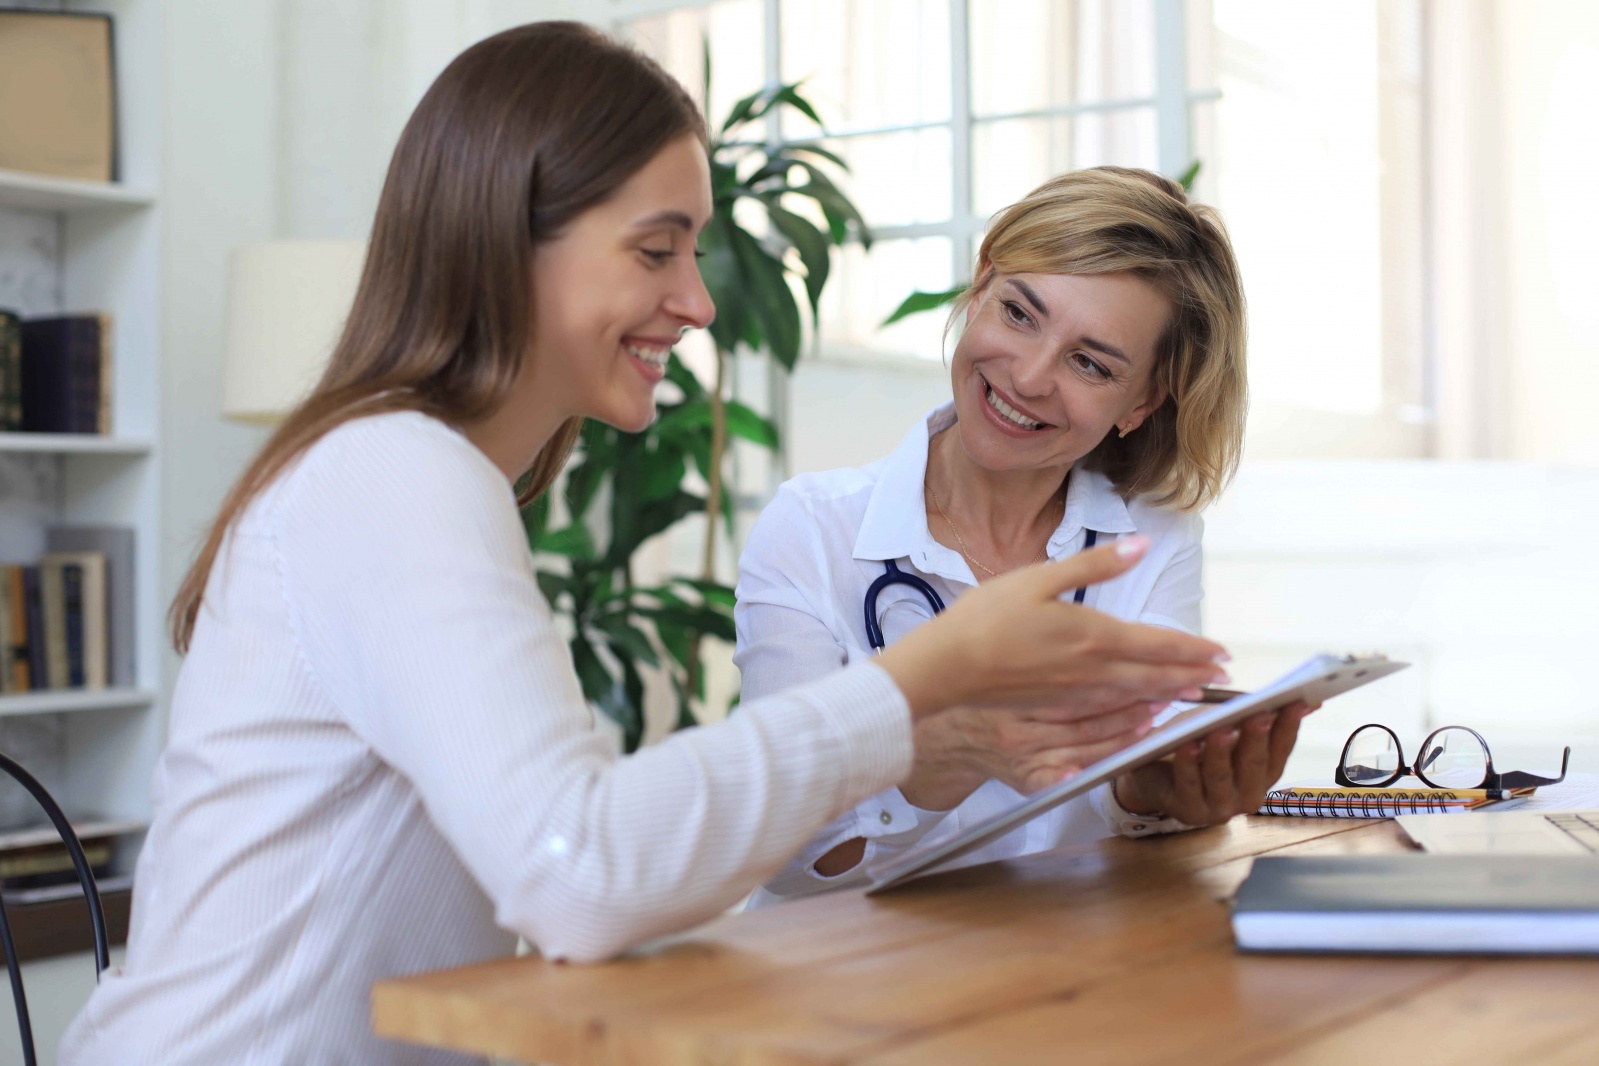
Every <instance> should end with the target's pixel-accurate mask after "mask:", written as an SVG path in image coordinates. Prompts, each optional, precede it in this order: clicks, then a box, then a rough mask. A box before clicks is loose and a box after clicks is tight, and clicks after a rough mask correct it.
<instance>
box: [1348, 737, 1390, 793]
mask: <svg viewBox="0 0 1599 1066" xmlns="http://www.w3.org/2000/svg"><path fill="white" fill-rule="evenodd" d="M1398 771H1399V746H1398V745H1397V744H1396V743H1395V742H1394V737H1393V734H1392V733H1390V732H1388V730H1386V729H1384V728H1382V727H1381V726H1366V727H1365V728H1363V729H1357V730H1356V731H1355V735H1354V736H1352V737H1350V738H1349V743H1348V744H1347V745H1345V747H1344V774H1345V775H1346V776H1348V778H1349V780H1351V781H1353V782H1354V783H1355V784H1357V785H1373V786H1375V785H1382V784H1385V783H1387V782H1388V781H1391V780H1393V778H1394V776H1395V775H1396V774H1397V773H1398Z"/></svg>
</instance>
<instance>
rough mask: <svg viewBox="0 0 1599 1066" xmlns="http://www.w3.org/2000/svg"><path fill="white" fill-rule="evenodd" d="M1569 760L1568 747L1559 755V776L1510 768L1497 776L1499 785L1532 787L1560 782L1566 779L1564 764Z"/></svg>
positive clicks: (1505, 786) (1504, 786)
mask: <svg viewBox="0 0 1599 1066" xmlns="http://www.w3.org/2000/svg"><path fill="white" fill-rule="evenodd" d="M1570 762H1571V749H1570V748H1569V747H1568V748H1566V750H1565V753H1564V754H1562V755H1561V756H1560V776H1559V777H1539V776H1538V775H1537V774H1529V773H1527V772H1526V771H1524V770H1512V771H1511V772H1510V773H1508V774H1501V775H1500V776H1499V781H1500V787H1502V788H1533V787H1535V786H1537V785H1558V784H1559V783H1560V782H1562V781H1564V780H1565V779H1566V766H1567V765H1568V764H1569V763H1570Z"/></svg>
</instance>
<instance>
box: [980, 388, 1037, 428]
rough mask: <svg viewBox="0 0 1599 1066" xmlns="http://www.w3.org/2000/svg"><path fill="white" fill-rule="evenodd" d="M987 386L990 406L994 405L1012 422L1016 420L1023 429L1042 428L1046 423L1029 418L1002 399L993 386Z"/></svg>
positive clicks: (993, 406)
mask: <svg viewBox="0 0 1599 1066" xmlns="http://www.w3.org/2000/svg"><path fill="white" fill-rule="evenodd" d="M985 388H987V392H988V406H990V407H992V408H993V409H994V410H996V411H998V412H999V413H1000V414H1002V415H1004V416H1005V417H1006V418H1007V419H1009V420H1010V421H1011V422H1014V423H1015V424H1016V425H1018V426H1020V427H1021V428H1022V429H1041V428H1043V425H1044V423H1042V422H1034V421H1033V420H1032V419H1031V418H1028V417H1027V416H1026V415H1024V414H1022V413H1021V412H1020V411H1018V410H1016V408H1014V407H1012V406H1011V405H1010V404H1008V403H1006V402H1005V401H1004V400H1002V399H1000V398H999V393H997V392H995V391H994V390H993V388H992V387H987V386H985Z"/></svg>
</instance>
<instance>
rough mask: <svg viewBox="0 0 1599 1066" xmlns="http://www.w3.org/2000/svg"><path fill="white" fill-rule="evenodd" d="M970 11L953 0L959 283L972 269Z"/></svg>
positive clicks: (954, 243)
mask: <svg viewBox="0 0 1599 1066" xmlns="http://www.w3.org/2000/svg"><path fill="white" fill-rule="evenodd" d="M969 19H970V13H969V11H968V9H967V3H966V0H950V2H949V65H950V70H949V90H950V91H949V125H950V138H949V141H950V165H951V166H952V167H953V168H954V170H953V173H952V174H951V176H950V183H949V187H950V211H949V217H950V220H951V221H952V222H953V223H954V224H955V226H954V228H955V232H954V234H953V239H952V240H951V241H950V242H949V243H950V254H951V258H952V262H951V264H950V266H951V269H950V277H951V278H953V279H954V280H955V281H956V282H957V283H959V282H960V281H962V280H963V279H965V277H966V275H967V273H968V272H969V271H970V270H971V268H972V235H973V233H974V232H975V231H976V225H975V223H974V222H973V220H972V88H971V80H972V77H971V75H972V65H971V42H970V40H969V34H970V32H971V22H970V21H969Z"/></svg>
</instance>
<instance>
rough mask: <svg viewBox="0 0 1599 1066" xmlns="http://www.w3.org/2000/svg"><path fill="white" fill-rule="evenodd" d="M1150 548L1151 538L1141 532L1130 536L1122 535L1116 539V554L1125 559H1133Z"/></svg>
mask: <svg viewBox="0 0 1599 1066" xmlns="http://www.w3.org/2000/svg"><path fill="white" fill-rule="evenodd" d="M1148 548H1149V538H1148V537H1146V536H1143V535H1141V534H1137V533H1135V534H1133V535H1132V536H1130V537H1120V538H1118V539H1117V541H1116V554H1117V555H1119V556H1121V557H1122V558H1123V559H1132V558H1135V557H1137V556H1140V555H1142V554H1144V552H1145V551H1146V550H1147V549H1148Z"/></svg>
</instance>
